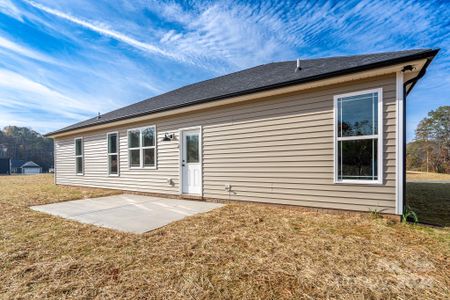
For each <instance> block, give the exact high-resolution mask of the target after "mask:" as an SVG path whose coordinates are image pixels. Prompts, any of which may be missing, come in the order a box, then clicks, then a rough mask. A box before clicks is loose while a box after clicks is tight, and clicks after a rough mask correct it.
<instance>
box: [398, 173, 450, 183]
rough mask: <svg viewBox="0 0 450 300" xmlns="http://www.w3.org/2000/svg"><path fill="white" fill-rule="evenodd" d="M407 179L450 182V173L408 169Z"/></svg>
mask: <svg viewBox="0 0 450 300" xmlns="http://www.w3.org/2000/svg"><path fill="white" fill-rule="evenodd" d="M406 179H407V180H408V181H429V180H432V181H433V180H437V181H448V182H450V174H442V173H427V172H417V171H407V172H406Z"/></svg>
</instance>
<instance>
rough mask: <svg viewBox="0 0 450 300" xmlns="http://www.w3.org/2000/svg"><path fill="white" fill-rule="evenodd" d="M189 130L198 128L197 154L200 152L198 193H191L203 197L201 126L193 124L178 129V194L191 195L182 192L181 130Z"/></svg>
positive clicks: (182, 142)
mask: <svg viewBox="0 0 450 300" xmlns="http://www.w3.org/2000/svg"><path fill="white" fill-rule="evenodd" d="M191 130H198V139H199V141H198V143H199V145H198V146H199V154H200V194H192V195H195V196H201V197H203V127H202V126H193V127H185V128H180V129H178V141H179V142H178V149H179V151H178V152H179V154H178V176H179V186H180V187H179V194H180V195H191V194H186V193H183V166H182V163H183V151H184V149H183V144H184V139H183V132H184V131H191Z"/></svg>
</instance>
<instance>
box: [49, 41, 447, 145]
mask: <svg viewBox="0 0 450 300" xmlns="http://www.w3.org/2000/svg"><path fill="white" fill-rule="evenodd" d="M439 50H440V49H434V50H424V51H423V52H419V53H417V54H413V55H409V56H404V57H400V58H396V59H391V60H386V61H382V62H377V63H372V64H367V65H363V66H357V67H353V68H348V69H345V70H339V71H334V72H329V73H324V74H320V75H316V76H311V77H307V78H301V79H296V80H291V81H286V82H282V83H277V84H272V85H267V86H263V87H258V88H254V89H249V90H245V91H240V92H235V93H229V94H225V95H220V96H216V97H211V98H205V99H198V100H194V101H192V102H188V103H183V104H179V105H174V106H170V107H166V108H164V107H163V108H160V109H155V110H152V111H145V112H142V113H138V114H131V115H124V116H121V117H117V118H113V119H111V120H107V121H104V122H102V121H100V122H94V123H89V124H86V125H80V126H77V127H73V128H68V129H64V128H63V129H61V130H57V131H53V132H49V133H47V134H44V136H45V137H51V136H53V135H55V134H60V133H65V132H69V131H72V130H76V129H83V128H88V127H92V126H95V125H100V124H106V123H111V122H115V121H120V120H125V119H131V118H136V117H141V116H144V115H149V114H153V113H157V112H164V111H168V110H173V109H177V108H183V107H186V106H191V105H195V104H202V103H205V102H210V101H216V100H221V99H226V98H232V97H237V96H242V95H247V94H252V93H256V92H262V91H267V90H272V89H276V88H282V87H286V86H291V85H296V84H301V83H307V82H312V81H317V80H321V79H328V78H332V77H335V76H339V75H348V74H351V73H356V72H360V71H367V70H371V69H375V68H380V67H386V66H390V65H394V64H398V63H404V62H409V61H411V60H416V59H423V58H430V57H434V56H435V55H436V54H437V53H438V52H439ZM422 69H423V68H422ZM411 89H412V87H411ZM150 99H151V98H150ZM146 100H149V99H146ZM146 100H143V101H146ZM89 120H91V119H89ZM86 121H88V120H86ZM86 121H83V122H86Z"/></svg>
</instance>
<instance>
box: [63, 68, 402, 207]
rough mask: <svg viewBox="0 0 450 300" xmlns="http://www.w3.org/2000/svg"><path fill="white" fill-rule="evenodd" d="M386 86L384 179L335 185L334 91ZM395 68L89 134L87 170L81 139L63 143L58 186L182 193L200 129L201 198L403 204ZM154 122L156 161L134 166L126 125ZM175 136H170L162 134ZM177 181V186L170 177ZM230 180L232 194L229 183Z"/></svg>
mask: <svg viewBox="0 0 450 300" xmlns="http://www.w3.org/2000/svg"><path fill="white" fill-rule="evenodd" d="M380 87H381V88H383V118H384V120H383V123H384V125H383V127H384V132H383V139H384V140H383V149H384V153H383V156H384V162H383V166H384V176H383V178H384V182H383V184H381V185H361V184H335V183H333V174H334V169H333V168H334V163H333V159H334V157H333V126H334V124H333V122H334V120H333V96H334V95H337V94H343V93H349V92H355V91H361V90H367V89H374V88H380ZM395 95H396V91H395V74H392V75H385V76H380V77H376V78H371V79H365V80H359V81H353V82H348V83H345V84H338V85H334V86H328V87H322V88H316V89H311V90H305V91H302V92H297V93H292V94H289V95H285V96H278V97H271V98H266V99H260V100H256V101H255V100H251V101H248V102H245V103H241V104H232V105H228V106H220V107H216V108H212V109H208V110H203V111H196V112H191V113H189V114H182V115H177V116H171V117H165V118H160V119H156V120H154V121H153V122H145V123H142V122H141V123H137V124H136V125H129V126H126V127H125V126H123V127H118V128H117V127H114V128H110V129H108V130H102V131H96V132H90V133H86V134H85V135H83V138H84V163H85V172H84V173H85V175H84V176H77V175H75V160H74V159H75V158H74V155H73V153H74V148H73V147H74V138H75V137H78V136H70V137H68V138H61V139H57V140H56V153H57V155H56V166H57V175H56V176H57V177H56V181H57V183H58V184H69V185H88V186H97V187H109V188H117V189H123V190H132V191H143V192H153V193H166V194H173V195H177V194H179V193H180V178H179V154H180V153H179V145H178V144H179V140H180V138H179V130H180V129H182V128H187V127H193V126H202V134H203V196H204V197H206V198H220V199H230V200H244V201H258V202H272V203H279V204H294V205H302V206H310V207H320V208H338V209H349V210H368V209H378V210H382V209H384V212H386V213H394V209H395V170H396V162H395V136H396V132H395V130H396V120H395V113H396V105H395ZM146 125H156V131H157V136H158V140H157V168H156V169H130V168H129V167H128V152H127V129H130V128H134V127H142V126H146ZM111 131H118V132H119V157H120V176H119V177H117V176H108V170H107V149H106V148H107V140H106V134H107V133H108V132H111ZM166 132H168V133H175V134H176V140H175V141H171V142H163V141H162V139H163V137H164V134H165V133H166ZM168 178H171V179H172V180H173V181H174V185H173V186H171V185H169V184H168V182H167V179H168ZM228 184H229V185H231V191H230V192H228V191H226V190H225V185H228Z"/></svg>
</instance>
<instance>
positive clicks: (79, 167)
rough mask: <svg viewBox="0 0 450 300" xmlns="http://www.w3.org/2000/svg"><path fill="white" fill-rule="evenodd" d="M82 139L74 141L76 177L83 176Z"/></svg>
mask: <svg viewBox="0 0 450 300" xmlns="http://www.w3.org/2000/svg"><path fill="white" fill-rule="evenodd" d="M83 144H84V143H83V139H82V138H76V139H75V172H76V174H77V175H83V174H84V170H83V153H84V149H83V148H84V145H83Z"/></svg>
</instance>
